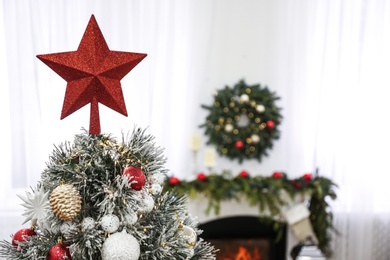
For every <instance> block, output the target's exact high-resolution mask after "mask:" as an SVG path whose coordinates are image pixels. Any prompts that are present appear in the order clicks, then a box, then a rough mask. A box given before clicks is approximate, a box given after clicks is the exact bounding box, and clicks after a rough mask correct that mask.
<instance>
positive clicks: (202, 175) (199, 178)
mask: <svg viewBox="0 0 390 260" xmlns="http://www.w3.org/2000/svg"><path fill="white" fill-rule="evenodd" d="M196 179H197V180H198V181H206V180H207V176H206V174H204V173H203V172H200V173H198V175H197V176H196Z"/></svg>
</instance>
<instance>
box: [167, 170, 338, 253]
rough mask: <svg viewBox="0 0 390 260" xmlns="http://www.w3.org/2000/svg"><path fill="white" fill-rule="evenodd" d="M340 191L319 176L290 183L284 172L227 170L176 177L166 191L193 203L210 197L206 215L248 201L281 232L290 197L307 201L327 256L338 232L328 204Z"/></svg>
mask: <svg viewBox="0 0 390 260" xmlns="http://www.w3.org/2000/svg"><path fill="white" fill-rule="evenodd" d="M336 187H337V185H336V184H335V183H334V182H333V181H331V180H330V179H327V178H325V177H321V176H319V175H318V173H316V174H315V175H314V176H313V175H312V174H311V173H306V174H304V175H303V176H301V177H299V178H295V179H289V178H287V175H286V174H285V173H283V172H274V173H273V174H272V176H253V177H252V176H250V175H249V173H248V172H247V171H241V172H240V173H239V174H238V175H236V176H234V175H233V174H232V173H231V172H230V171H227V170H226V171H223V172H222V174H216V173H211V174H208V175H206V174H204V173H199V174H198V175H197V178H196V179H195V180H191V181H186V180H180V179H178V178H177V177H174V176H172V177H170V178H168V179H167V182H166V184H165V187H164V189H165V190H166V191H168V190H169V191H171V190H173V191H176V192H177V193H179V194H185V195H187V196H188V197H189V198H191V199H194V198H196V197H198V196H202V197H206V198H207V199H208V206H207V209H206V214H209V213H210V211H211V210H214V213H215V214H216V215H218V214H219V211H220V204H221V202H222V201H228V200H237V201H240V200H241V199H246V200H247V201H248V203H249V205H251V206H257V207H258V208H259V213H261V212H264V211H265V210H266V211H267V212H269V214H268V215H265V216H264V214H260V219H262V220H276V221H277V222H276V223H278V225H275V228H276V229H277V230H281V229H282V227H283V226H284V225H283V224H284V220H283V217H282V208H283V207H285V206H286V195H287V197H289V198H290V199H291V200H294V199H296V198H299V197H301V198H303V197H305V198H307V205H308V209H309V211H310V221H311V224H312V226H313V230H314V232H315V234H316V236H317V239H318V246H319V248H320V249H321V251H322V252H323V253H324V254H325V255H326V256H330V255H331V253H332V251H331V248H330V241H331V233H332V232H337V231H336V229H335V227H334V226H333V214H332V212H331V209H330V206H329V204H328V201H329V199H332V200H335V199H336V197H337V195H336V192H335V188H336ZM298 196H299V197H298Z"/></svg>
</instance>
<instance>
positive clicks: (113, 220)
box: [100, 214, 120, 233]
mask: <svg viewBox="0 0 390 260" xmlns="http://www.w3.org/2000/svg"><path fill="white" fill-rule="evenodd" d="M119 223H120V222H119V218H118V217H117V216H115V215H113V214H108V215H105V216H104V217H102V220H101V221H100V224H101V226H102V229H103V230H104V231H106V232H108V233H114V232H116V231H117V230H118V228H119Z"/></svg>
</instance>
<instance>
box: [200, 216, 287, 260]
mask: <svg viewBox="0 0 390 260" xmlns="http://www.w3.org/2000/svg"><path fill="white" fill-rule="evenodd" d="M273 225H274V222H264V221H260V219H259V218H258V217H253V216H237V217H228V218H219V219H216V220H213V221H209V222H207V223H202V224H201V225H199V228H200V229H202V230H203V233H202V235H201V237H202V238H203V239H205V240H206V241H209V242H210V243H211V244H212V245H214V246H215V248H217V249H219V252H218V253H217V260H285V259H286V244H287V241H286V227H285V226H284V227H283V229H282V233H281V237H280V238H279V239H278V240H277V238H278V232H276V231H275V229H274V228H273Z"/></svg>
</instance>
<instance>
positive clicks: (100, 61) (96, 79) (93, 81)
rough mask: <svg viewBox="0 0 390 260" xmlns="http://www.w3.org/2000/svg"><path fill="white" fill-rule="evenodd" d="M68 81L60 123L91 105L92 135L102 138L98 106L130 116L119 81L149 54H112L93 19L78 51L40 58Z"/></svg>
mask: <svg viewBox="0 0 390 260" xmlns="http://www.w3.org/2000/svg"><path fill="white" fill-rule="evenodd" d="M37 57H38V58H39V59H40V60H41V61H42V62H44V63H45V64H46V65H47V66H49V67H50V68H51V69H52V70H54V71H55V72H56V73H57V74H58V75H60V76H61V77H62V78H63V79H65V80H66V81H67V86H66V93H65V98H64V104H63V106H62V112H61V119H64V118H65V117H67V116H68V115H70V114H72V113H73V112H75V111H77V110H79V109H80V108H82V107H83V106H85V105H87V104H89V103H91V114H90V122H89V133H90V134H94V135H97V134H100V118H99V104H98V103H102V104H103V105H105V106H107V107H109V108H111V109H113V110H115V111H117V112H118V113H120V114H122V115H124V116H127V111H126V105H125V101H124V97H123V92H122V88H121V83H120V80H121V79H122V78H123V77H124V76H125V75H126V74H127V73H129V72H130V71H131V70H132V69H133V68H134V67H135V66H136V65H137V64H138V63H139V62H141V61H142V60H143V59H144V58H145V57H146V54H143V53H133V52H121V51H111V50H109V48H108V45H107V43H106V41H105V39H104V36H103V34H102V32H101V31H100V28H99V25H98V24H97V22H96V19H95V16H93V15H92V16H91V18H90V20H89V22H88V26H87V28H86V30H85V32H84V35H83V38H82V39H81V42H80V45H79V47H78V49H77V51H71V52H60V53H52V54H44V55H37Z"/></svg>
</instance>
